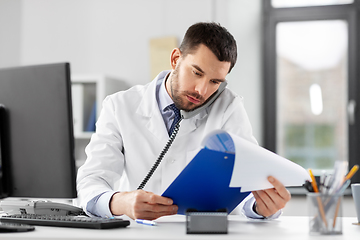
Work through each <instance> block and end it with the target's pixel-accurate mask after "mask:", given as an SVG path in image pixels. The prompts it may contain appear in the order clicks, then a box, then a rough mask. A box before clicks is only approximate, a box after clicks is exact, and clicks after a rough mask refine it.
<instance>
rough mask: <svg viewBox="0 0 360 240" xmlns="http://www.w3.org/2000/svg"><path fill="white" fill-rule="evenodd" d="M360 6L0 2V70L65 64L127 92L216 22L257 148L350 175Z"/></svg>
mask: <svg viewBox="0 0 360 240" xmlns="http://www.w3.org/2000/svg"><path fill="white" fill-rule="evenodd" d="M359 5H360V3H359V1H358V0H51V1H48V0H0V68H2V67H11V66H19V65H33V64H43V63H54V62H64V61H66V62H70V64H71V72H72V75H73V76H74V79H76V76H79V75H80V76H91V75H96V76H99V75H100V76H101V75H107V76H113V77H115V78H118V79H120V80H121V81H123V82H124V83H125V84H126V85H127V86H133V85H136V84H145V83H147V82H149V81H151V80H152V79H153V78H154V76H155V75H156V74H157V73H158V72H159V71H161V70H163V69H169V68H170V66H169V64H168V60H167V58H168V55H169V53H170V51H171V49H172V48H173V47H176V46H178V44H179V43H180V42H181V40H182V37H183V35H184V33H185V31H186V29H187V28H188V27H189V26H190V25H191V24H193V23H195V22H199V21H214V22H219V23H220V24H221V25H222V26H224V27H226V28H227V29H228V30H229V31H230V32H231V33H232V34H233V35H234V37H235V39H236V40H237V45H238V61H237V64H236V65H235V67H234V69H233V70H232V72H231V73H230V74H229V75H228V81H229V88H231V89H232V90H234V91H235V92H236V93H237V94H239V95H241V96H243V97H244V99H245V100H244V101H245V107H246V110H247V112H248V115H249V118H250V121H251V123H252V126H253V131H254V135H255V137H256V138H257V140H258V141H259V144H260V145H262V146H264V147H266V148H268V149H270V150H272V151H275V152H277V153H279V154H280V155H282V156H284V157H287V158H289V159H291V160H292V161H294V162H296V163H299V164H300V165H302V166H303V167H305V168H313V169H314V170H315V172H316V173H317V175H320V174H321V172H322V171H324V170H325V171H331V170H332V168H333V165H334V162H335V161H337V160H341V161H347V162H348V163H349V167H351V166H352V165H354V164H356V163H358V162H359V159H360V154H359V150H358V149H360V148H359V147H358V145H359V144H358V138H359V137H358V136H360V131H359V127H358V124H357V122H356V119H357V117H358V116H359V113H358V111H356V102H359V101H358V100H359V94H358V93H359V92H360V91H359V84H358V83H357V82H358V80H357V79H359V77H358V75H359V72H358V71H359V70H357V68H358V67H357V66H359V63H358V52H359V51H358V50H359V48H358V46H357V45H358V44H359V43H358V42H360V41H359V40H358V38H359V37H358V35H359V33H358V32H357V31H358V30H357V29H359V26H357V24H358V22H360V21H359V20H358V18H359V12H358V11H359V9H360V7H359ZM154 56H157V57H154ZM158 56H161V57H162V58H161V59H160V57H158ZM358 69H359V68H358ZM84 139H85V142H87V141H88V138H86V137H85V138H84ZM79 145H81V144H78V146H79ZM83 145H84V144H83ZM83 145H82V146H83ZM358 175H360V174H358ZM357 179H359V178H357ZM303 202H304V197H303V196H301V195H300V196H298V197H297V196H295V197H293V201H292V202H291V203H290V204H289V206H288V207H287V208H286V209H285V211H284V212H285V214H288V215H291V214H294V215H304V214H306V211H305V212H304V209H303V206H305V205H304V204H303ZM351 204H353V203H352V199H351V198H348V206H349V207H348V210H346V209H345V210H344V211H345V214H344V215H345V216H346V215H348V216H355V215H354V211H353V210H354V209H353V205H351ZM345 205H346V204H345Z"/></svg>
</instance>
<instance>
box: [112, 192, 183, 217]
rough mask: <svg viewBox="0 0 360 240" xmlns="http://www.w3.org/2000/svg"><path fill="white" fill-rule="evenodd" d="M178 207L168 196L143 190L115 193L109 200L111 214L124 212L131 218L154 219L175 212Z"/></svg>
mask: <svg viewBox="0 0 360 240" xmlns="http://www.w3.org/2000/svg"><path fill="white" fill-rule="evenodd" d="M177 210H178V207H177V206H176V205H173V201H172V200H171V199H169V198H166V197H162V196H159V195H156V194H154V193H151V192H146V191H143V190H136V191H132V192H118V193H115V194H114V195H113V196H112V198H111V200H110V211H111V213H112V214H113V215H122V214H125V215H127V216H129V217H131V218H132V219H137V218H140V219H147V220H154V219H157V218H159V217H162V216H166V215H173V214H176V213H177Z"/></svg>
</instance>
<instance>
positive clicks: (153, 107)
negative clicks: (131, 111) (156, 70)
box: [136, 72, 169, 144]
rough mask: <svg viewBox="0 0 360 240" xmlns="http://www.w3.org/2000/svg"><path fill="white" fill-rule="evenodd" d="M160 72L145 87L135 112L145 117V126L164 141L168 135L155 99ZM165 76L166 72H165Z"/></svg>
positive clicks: (160, 76)
mask: <svg viewBox="0 0 360 240" xmlns="http://www.w3.org/2000/svg"><path fill="white" fill-rule="evenodd" d="M162 73H163V72H162ZM162 73H160V74H159V75H158V76H157V77H156V78H155V79H154V80H153V81H152V82H151V83H150V84H149V85H148V87H147V88H146V90H145V93H144V97H143V99H142V100H141V102H140V104H139V106H138V108H137V110H136V113H137V114H140V115H141V116H143V117H145V118H146V124H145V127H146V128H147V129H148V130H149V131H150V132H151V133H152V134H153V135H154V136H155V137H156V138H158V139H159V140H160V141H162V142H164V143H163V144H165V143H166V141H167V140H168V138H169V136H168V133H167V129H166V126H165V123H164V120H163V118H162V116H161V113H160V110H159V107H158V104H157V101H156V97H155V94H156V82H157V81H158V80H159V79H160V78H163V77H164V76H162V75H163V74H162ZM165 76H166V74H165Z"/></svg>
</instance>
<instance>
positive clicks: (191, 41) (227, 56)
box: [179, 22, 237, 72]
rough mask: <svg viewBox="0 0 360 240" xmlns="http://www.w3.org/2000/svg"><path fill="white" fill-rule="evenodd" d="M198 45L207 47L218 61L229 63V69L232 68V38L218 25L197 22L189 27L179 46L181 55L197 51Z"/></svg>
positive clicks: (234, 46)
mask: <svg viewBox="0 0 360 240" xmlns="http://www.w3.org/2000/svg"><path fill="white" fill-rule="evenodd" d="M200 44H204V45H205V46H206V47H208V48H209V49H210V50H211V51H212V52H213V53H214V54H215V56H216V57H217V58H218V59H219V61H225V62H230V69H229V72H230V71H231V69H232V68H233V67H234V65H235V63H236V58H237V47H236V41H235V39H234V37H233V36H232V35H231V34H230V33H229V32H228V30H227V29H226V28H224V27H222V26H220V24H219V23H214V22H208V23H206V22H199V23H195V24H194V25H192V26H190V27H189V28H188V30H187V31H186V33H185V36H184V39H183V41H182V43H181V44H180V47H179V49H180V51H181V54H182V55H183V56H184V57H185V56H186V55H187V54H189V53H192V52H194V51H196V50H197V48H198V47H199V45H200Z"/></svg>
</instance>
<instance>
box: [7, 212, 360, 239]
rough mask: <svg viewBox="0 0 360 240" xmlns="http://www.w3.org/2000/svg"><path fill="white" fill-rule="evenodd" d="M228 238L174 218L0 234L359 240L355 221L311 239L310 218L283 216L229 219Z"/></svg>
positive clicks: (17, 236)
mask: <svg viewBox="0 0 360 240" xmlns="http://www.w3.org/2000/svg"><path fill="white" fill-rule="evenodd" d="M228 219H229V228H228V234H201V235H199V234H186V229H185V217H184V216H171V217H163V218H160V219H158V220H157V222H158V225H157V226H146V225H141V224H137V223H135V222H134V221H131V224H130V226H128V227H126V228H117V229H107V230H94V229H78V228H76V229H75V228H54V227H40V226H36V229H35V231H32V232H26V233H0V239H36V240H41V239H66V240H69V239H89V240H94V239H101V240H106V239H241V240H246V239H257V240H264V239H276V240H278V239H284V240H285V239H286V240H289V239H291V240H293V239H301V240H306V239H347V240H355V239H359V238H360V225H353V223H354V222H356V221H357V219H356V218H343V234H342V235H334V236H310V235H309V233H308V231H309V228H308V217H287V216H282V217H280V219H278V220H274V221H262V222H259V221H249V220H247V219H245V218H244V217H241V216H229V218H228Z"/></svg>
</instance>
